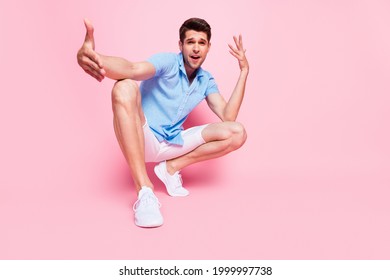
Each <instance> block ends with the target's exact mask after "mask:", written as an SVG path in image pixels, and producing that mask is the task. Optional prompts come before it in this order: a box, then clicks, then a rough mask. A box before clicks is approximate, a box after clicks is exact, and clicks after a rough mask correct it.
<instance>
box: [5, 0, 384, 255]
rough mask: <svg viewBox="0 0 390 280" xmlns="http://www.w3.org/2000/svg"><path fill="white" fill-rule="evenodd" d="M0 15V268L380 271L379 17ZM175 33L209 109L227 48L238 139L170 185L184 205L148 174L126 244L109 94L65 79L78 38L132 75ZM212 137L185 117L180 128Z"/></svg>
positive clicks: (377, 12)
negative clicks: (78, 265) (195, 22)
mask: <svg viewBox="0 0 390 280" xmlns="http://www.w3.org/2000/svg"><path fill="white" fill-rule="evenodd" d="M0 1H1V2H0V35H1V37H0V42H1V43H0V62H1V68H0V77H1V99H2V101H1V102H0V129H1V138H0V139H1V140H0V143H1V144H0V226H1V229H0V258H1V259H388V258H389V257H390V242H389V236H390V224H389V214H390V203H389V196H390V188H389V187H390V146H389V143H390V133H389V120H390V110H389V109H390V108H389V104H390V95H389V93H390V83H389V81H390V32H389V26H390V16H389V14H390V2H389V1H387V0H382V1H380V0H375V1H372V0H365V1H352V0H351V1H325V0H324V1H309V0H306V1H304V0H294V1H292V0H291V1H257V0H256V1H255V0H253V1H246V0H241V1H238V2H237V1H225V2H223V3H224V4H221V3H222V2H220V1H210V0H207V1H206V0H199V1H195V2H191V1H187V2H186V1H179V0H171V1H127V0H126V1H125V0H123V1H78V0H77V1H76V0H70V1H44V0H37V1H20V0H12V1H11V0H9V1H7V0H0ZM192 16H198V17H203V18H205V19H207V20H208V21H209V23H210V24H211V26H212V30H213V38H212V49H211V52H210V53H209V57H208V60H207V61H206V63H205V65H204V66H205V68H206V69H208V70H209V71H211V72H212V73H213V74H214V76H215V77H216V79H217V81H218V83H219V87H220V89H221V91H222V92H223V94H224V95H225V96H226V97H229V95H230V92H231V90H232V88H233V86H234V84H235V81H236V78H237V75H238V66H237V62H236V61H235V59H234V58H233V57H231V55H230V54H229V53H228V47H227V43H229V42H232V35H234V34H239V33H240V32H241V33H242V35H243V38H244V44H245V47H246V48H247V56H248V59H249V61H250V64H251V73H250V77H249V81H248V84H247V95H246V99H245V102H244V104H243V107H242V111H241V113H240V115H239V121H240V122H242V123H244V124H245V125H246V127H247V131H248V135H249V138H248V141H247V143H246V145H245V146H244V147H243V148H242V149H241V150H239V151H237V152H235V153H233V154H231V155H228V156H227V157H225V158H221V159H217V160H214V161H210V162H207V163H201V164H198V165H196V166H193V167H190V168H187V169H186V170H184V172H183V177H184V180H185V183H186V186H187V188H188V189H189V190H190V191H191V195H190V196H189V197H187V198H172V197H169V196H168V195H167V194H166V192H165V190H164V189H163V187H162V186H161V184H160V183H159V182H158V180H157V179H156V177H155V175H154V174H152V175H151V176H152V180H153V181H154V182H155V184H156V192H157V195H158V197H159V198H160V201H161V202H162V204H163V208H162V212H163V214H164V216H165V220H166V222H165V224H164V226H163V227H161V228H158V229H151V230H146V229H140V228H137V227H136V226H135V225H134V223H133V213H132V210H131V206H132V203H133V202H134V200H135V198H136V197H135V193H134V190H133V187H132V185H131V178H130V175H129V172H128V169H127V165H126V162H125V160H124V159H123V156H122V154H121V152H120V150H119V147H118V145H117V143H116V139H115V136H114V132H113V129H112V112H111V103H110V91H111V87H112V85H113V81H111V80H105V81H104V82H102V83H101V84H100V83H98V82H96V81H95V80H93V79H92V78H90V77H88V76H87V75H86V74H85V73H84V72H83V71H82V70H81V69H80V68H79V66H78V65H77V63H76V52H77V50H78V48H79V47H80V45H81V43H82V41H83V39H84V32H85V31H84V25H83V22H82V20H83V18H84V17H88V18H90V19H91V20H92V22H93V23H94V25H95V28H96V32H95V36H96V44H97V50H98V51H99V52H101V53H105V54H111V55H119V56H124V57H126V58H128V59H130V60H143V59H145V58H147V57H149V56H150V55H151V54H153V53H155V52H159V51H172V52H177V51H178V47H177V41H178V28H179V26H180V25H181V23H182V22H183V21H184V20H185V19H187V18H188V17H192ZM214 120H216V118H215V117H214V116H212V115H211V114H210V113H209V112H208V111H207V106H205V104H203V105H202V106H200V107H199V108H198V109H197V110H196V112H195V113H194V114H193V116H192V119H191V123H203V122H209V121H214ZM152 167H153V166H150V168H152Z"/></svg>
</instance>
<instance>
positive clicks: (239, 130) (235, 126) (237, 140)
mask: <svg viewBox="0 0 390 280" xmlns="http://www.w3.org/2000/svg"><path fill="white" fill-rule="evenodd" d="M230 132H231V148H232V150H237V149H239V148H241V147H242V145H244V143H245V141H246V139H247V134H246V130H245V127H244V126H243V125H242V124H241V123H238V122H234V123H231V125H230Z"/></svg>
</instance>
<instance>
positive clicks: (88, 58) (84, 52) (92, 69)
mask: <svg viewBox="0 0 390 280" xmlns="http://www.w3.org/2000/svg"><path fill="white" fill-rule="evenodd" d="M84 24H85V28H86V30H87V32H86V34H85V40H84V43H83V45H82V46H81V48H80V50H79V51H78V52H77V62H78V64H79V65H80V67H81V68H83V70H84V71H85V72H86V73H88V74H89V75H91V76H92V77H94V78H95V79H96V80H98V81H99V82H101V81H102V80H103V79H104V75H105V74H106V73H105V71H104V69H103V63H102V60H101V58H100V56H99V54H98V53H96V52H95V39H94V37H93V31H94V29H93V26H92V23H91V22H90V21H89V20H87V19H84Z"/></svg>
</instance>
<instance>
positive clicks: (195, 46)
mask: <svg viewBox="0 0 390 280" xmlns="http://www.w3.org/2000/svg"><path fill="white" fill-rule="evenodd" d="M193 51H194V52H195V53H198V52H199V45H198V44H194V47H193Z"/></svg>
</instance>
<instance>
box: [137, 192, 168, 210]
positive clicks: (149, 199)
mask: <svg viewBox="0 0 390 280" xmlns="http://www.w3.org/2000/svg"><path fill="white" fill-rule="evenodd" d="M156 204H157V205H158V207H159V208H160V207H161V203H160V201H158V198H157V197H156V196H155V195H154V194H152V193H146V194H144V195H142V196H141V197H140V198H138V199H137V201H136V202H135V203H134V205H133V210H134V211H137V209H138V208H139V207H140V206H141V205H143V206H145V207H147V206H151V205H156Z"/></svg>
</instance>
